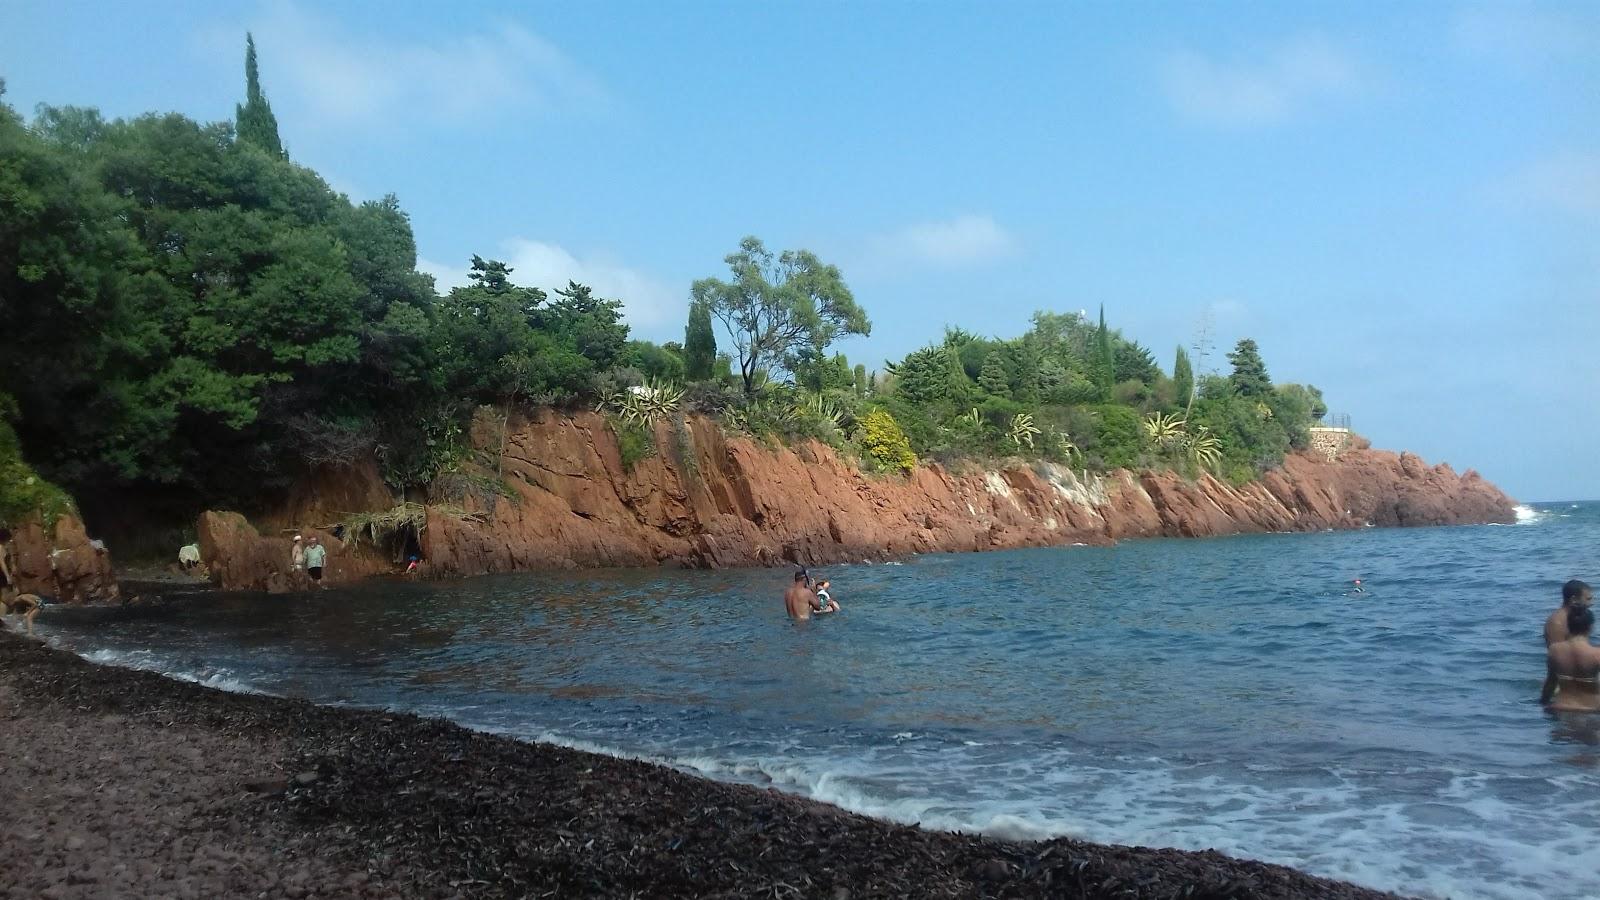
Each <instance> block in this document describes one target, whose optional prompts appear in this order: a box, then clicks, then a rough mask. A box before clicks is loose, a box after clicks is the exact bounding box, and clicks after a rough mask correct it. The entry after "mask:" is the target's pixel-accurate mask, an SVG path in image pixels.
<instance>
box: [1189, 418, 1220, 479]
mask: <svg viewBox="0 0 1600 900" xmlns="http://www.w3.org/2000/svg"><path fill="white" fill-rule="evenodd" d="M1183 449H1184V450H1185V451H1186V452H1187V453H1188V454H1189V457H1190V458H1191V459H1193V460H1194V461H1195V464H1196V465H1198V466H1200V467H1201V468H1207V469H1209V468H1213V467H1215V466H1216V465H1217V463H1219V462H1222V444H1221V442H1219V441H1218V440H1217V436H1216V435H1214V434H1212V433H1211V429H1209V428H1207V427H1206V426H1204V425H1201V426H1200V427H1199V428H1197V429H1195V433H1194V434H1192V435H1188V436H1187V439H1186V440H1185V441H1184V442H1183Z"/></svg>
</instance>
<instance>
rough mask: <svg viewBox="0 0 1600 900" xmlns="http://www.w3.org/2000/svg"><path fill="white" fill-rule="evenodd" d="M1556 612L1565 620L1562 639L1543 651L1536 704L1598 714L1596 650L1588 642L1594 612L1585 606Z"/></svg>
mask: <svg viewBox="0 0 1600 900" xmlns="http://www.w3.org/2000/svg"><path fill="white" fill-rule="evenodd" d="M1580 583H1581V582H1580ZM1560 612H1561V613H1562V618H1564V619H1566V627H1565V628H1564V629H1563V633H1564V634H1566V638H1565V639H1563V640H1560V641H1557V642H1555V643H1553V644H1551V645H1550V649H1548V650H1546V651H1545V658H1546V664H1545V678H1544V689H1543V690H1541V691H1540V692H1539V702H1540V703H1543V704H1544V705H1546V706H1548V707H1549V708H1551V709H1553V710H1561V711H1568V712H1596V711H1600V647H1596V646H1594V645H1593V644H1591V643H1589V631H1590V630H1591V629H1592V628H1593V627H1594V613H1593V612H1590V610H1589V607H1588V605H1587V604H1585V605H1581V606H1580V605H1576V604H1574V605H1573V606H1568V607H1563V608H1562V609H1561V610H1560Z"/></svg>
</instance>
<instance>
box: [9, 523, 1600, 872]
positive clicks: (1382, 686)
mask: <svg viewBox="0 0 1600 900" xmlns="http://www.w3.org/2000/svg"><path fill="white" fill-rule="evenodd" d="M1519 513H1520V514H1519V524H1517V525H1513V526H1504V527H1501V526H1484V527H1463V528H1428V529H1409V530H1398V529H1397V530H1385V529H1368V530H1363V531H1359V532H1341V533H1325V534H1311V535H1261V536H1249V537H1235V538H1224V539H1215V540H1150V541H1130V542H1126V543H1123V544H1121V545H1119V546H1116V547H1109V548H1089V547H1071V548H1059V549H1041V550H1023V551H1012V552H1003V553H983V554H964V555H939V556H925V557H920V558H915V559H909V560H906V561H905V562H904V564H888V565H843V566H830V567H827V570H826V572H825V574H826V575H827V576H828V577H829V578H831V579H832V580H833V585H834V591H833V593H834V596H835V597H836V598H837V599H838V600H839V601H840V603H841V604H842V605H843V608H844V609H843V612H841V613H839V614H837V615H834V616H828V617H823V618H820V619H818V620H816V621H813V622H811V623H809V624H807V625H803V626H796V625H791V624H790V623H789V622H788V621H787V620H786V618H785V616H784V612H783V603H782V594H783V590H784V588H785V587H786V586H787V585H788V582H789V578H790V573H789V572H788V571H787V570H741V571H724V572H677V571H615V572H577V573H557V574H524V575H515V576H497V577H488V578H478V579H470V580H465V581H447V582H435V583H429V582H404V581H395V582H377V583H369V584H366V585H363V586H360V587H357V588H353V589H339V590H328V591H323V592H318V593H313V594H306V595H299V596H287V597H281V596H280V597H266V596H245V595H233V596H211V597H202V598H198V599H196V600H194V601H192V602H188V603H185V604H182V605H179V606H174V607H166V608H158V609H147V610H142V611H141V610H134V609H130V610H109V611H87V610H83V611H79V610H68V609H62V608H52V609H50V610H49V611H48V612H47V613H46V614H45V615H44V616H42V617H41V618H40V620H39V625H40V631H41V632H43V633H44V634H45V635H46V636H47V637H48V638H49V639H50V640H52V641H54V642H57V643H59V644H61V645H64V646H67V647H70V648H73V649H75V650H77V651H78V652H80V653H83V654H84V655H86V656H88V657H89V658H90V659H94V660H97V661H104V662H114V663H118V664H122V665H133V666H138V667H141V668H148V669H154V670H157V671H162V672H167V673H170V674H176V675H179V676H180V677H184V678H188V679H190V680H195V681H199V682H202V683H206V684H211V685H214V686H218V687H223V688H228V689H234V690H254V691H262V692H266V693H272V694H279V695H285V696H297V697H308V698H311V699H314V700H317V701H321V702H325V703H332V704H347V705H354V706H363V707H389V708H393V709H400V710H410V711H414V712H418V713H422V714H426V715H434V716H445V717H448V718H450V719H454V720H456V721H458V722H461V723H463V724H465V725H468V726H471V727H474V728H479V729H484V730H489V731H494V732H499V733H504V734H509V735H514V736H517V737H522V738H528V739H536V740H543V741H553V742H557V743H561V744H566V745H570V746H575V747H581V748H586V749H592V750H597V751H600V752H604V753H613V754H620V755H628V756H636V757H642V758H648V759H653V760H659V761H662V762H665V763H667V764H670V765H673V766H677V767H680V768H682V769H685V770H688V771H691V772H695V773H701V774H704V775H706V776H709V777H711V778H719V779H726V780H732V781H742V782H749V783H755V784H760V785H769V786H773V787H777V788H780V789H782V790H786V791H791V792H793V793H796V794H802V795H805V796H809V797H814V798H817V799H820V800H825V801H828V802H830V803H836V804H838V805H840V806H843V807H846V808H848V809H852V810H855V811H858V812H862V813H866V814H868V815H873V816H880V817H884V818H887V819H893V820H896V821H900V822H908V823H920V824H922V825H924V826H927V827H930V828H941V829H952V830H961V831H981V832H984V833H988V834H992V835H998V836H1004V837H1012V838H1045V837H1051V836H1056V835H1071V836H1076V837H1082V838H1088V839H1091V840H1096V841H1106V842H1114V843H1122V844H1142V845H1149V846H1158V847H1181V848H1190V849H1203V848H1216V849H1218V850H1221V851H1223V852H1225V853H1229V854H1234V855H1237V856H1243V857H1250V858H1254V859H1262V860H1267V861H1271V862H1277V863H1283V864H1286V865H1291V866H1295V867H1297V868H1301V869H1304V870H1306V871H1310V872H1314V873H1317V874H1320V875H1327V876H1332V877H1335V878H1344V879H1349V880H1352V881H1356V882H1359V883H1362V884H1366V885H1370V886H1373V887H1378V888H1385V889H1391V890H1395V891H1400V892H1404V893H1408V894H1416V895H1422V896H1426V897H1446V896H1449V897H1493V898H1560V897H1572V898H1576V897H1593V896H1600V865H1596V863H1595V853H1596V852H1597V851H1600V716H1572V717H1569V718H1567V719H1561V718H1556V717H1552V716H1551V715H1548V714H1546V713H1545V712H1544V711H1543V710H1542V709H1541V708H1540V706H1539V705H1538V702H1537V695H1538V692H1539V686H1540V681H1541V678H1542V676H1543V674H1544V664H1543V647H1542V643H1541V640H1540V630H1541V627H1542V625H1543V622H1544V618H1545V616H1546V615H1547V614H1548V613H1549V612H1550V610H1552V609H1553V608H1555V607H1556V606H1557V605H1558V603H1559V599H1560V597H1559V591H1560V585H1561V583H1562V582H1563V581H1564V580H1566V579H1568V578H1572V577H1583V578H1588V579H1594V580H1600V556H1597V555H1596V548H1597V547H1600V504H1596V503H1586V504H1547V505H1541V506H1536V507H1525V508H1523V509H1522V510H1520V511H1519ZM1357 578H1359V579H1361V580H1362V581H1363V583H1364V584H1365V585H1366V588H1367V591H1366V592H1365V593H1359V594H1357V593H1351V591H1352V581H1353V579H1357Z"/></svg>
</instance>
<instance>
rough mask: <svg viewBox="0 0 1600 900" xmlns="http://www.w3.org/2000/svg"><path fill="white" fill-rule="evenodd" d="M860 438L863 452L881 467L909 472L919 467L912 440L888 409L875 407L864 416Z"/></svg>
mask: <svg viewBox="0 0 1600 900" xmlns="http://www.w3.org/2000/svg"><path fill="white" fill-rule="evenodd" d="M860 440H861V450H862V452H863V453H864V454H865V455H866V457H867V458H868V459H870V460H872V461H873V462H874V463H876V464H877V465H878V467H879V468H883V469H890V470H893V469H898V470H900V471H902V472H906V473H908V474H909V473H910V472H911V470H912V469H915V468H916V467H917V455H916V454H915V453H913V452H911V441H910V440H908V439H907V438H906V433H905V432H904V431H901V430H900V423H899V422H896V421H895V420H894V416H891V415H889V412H888V410H883V409H875V410H873V411H872V412H869V413H867V414H866V416H864V417H862V419H861V435H860Z"/></svg>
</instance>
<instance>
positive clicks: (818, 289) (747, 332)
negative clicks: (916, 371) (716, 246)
mask: <svg viewBox="0 0 1600 900" xmlns="http://www.w3.org/2000/svg"><path fill="white" fill-rule="evenodd" d="M725 262H727V264H728V269H729V271H730V272H731V273H732V275H733V278H732V280H731V281H721V280H719V279H716V278H703V279H701V280H699V281H696V282H695V283H694V286H693V287H692V288H691V289H690V296H691V297H692V298H693V299H694V301H695V302H699V303H705V304H706V306H707V308H709V309H710V310H711V314H712V315H714V316H716V317H717V319H718V320H719V321H721V322H722V325H723V327H724V328H726V329H727V331H728V334H729V336H730V337H731V338H732V339H733V344H734V347H735V349H736V350H737V351H738V362H739V375H740V377H741V379H742V380H743V382H744V389H745V393H747V394H749V393H754V391H755V379H756V372H757V371H759V370H761V369H766V370H768V371H769V372H771V371H779V370H788V369H789V368H790V367H791V364H792V362H793V360H794V359H795V358H797V357H798V356H799V355H800V354H803V353H806V352H810V353H812V354H814V355H815V356H820V355H821V353H822V351H823V350H825V349H827V347H828V346H829V345H830V344H832V343H833V341H834V340H835V339H837V338H838V337H840V336H841V335H847V334H859V335H866V334H870V333H871V331H872V323H871V322H869V321H868V320H867V314H866V313H865V312H863V311H862V309H861V308H860V307H859V306H857V305H856V302H855V297H854V296H852V295H851V293H850V289H849V288H848V287H846V286H845V283H844V278H843V276H841V275H840V273H839V270H838V268H837V267H835V266H831V265H826V264H824V263H823V262H822V261H821V260H819V259H817V257H816V256H815V255H813V254H812V253H811V252H809V251H806V250H786V251H784V253H783V254H782V255H781V256H778V257H774V256H773V254H772V253H771V251H769V250H767V249H766V247H764V246H763V245H762V243H761V241H760V240H759V239H757V238H754V237H747V238H745V239H744V240H743V241H741V242H740V243H739V251H738V252H737V253H732V254H729V255H728V256H727V257H726V258H725Z"/></svg>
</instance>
